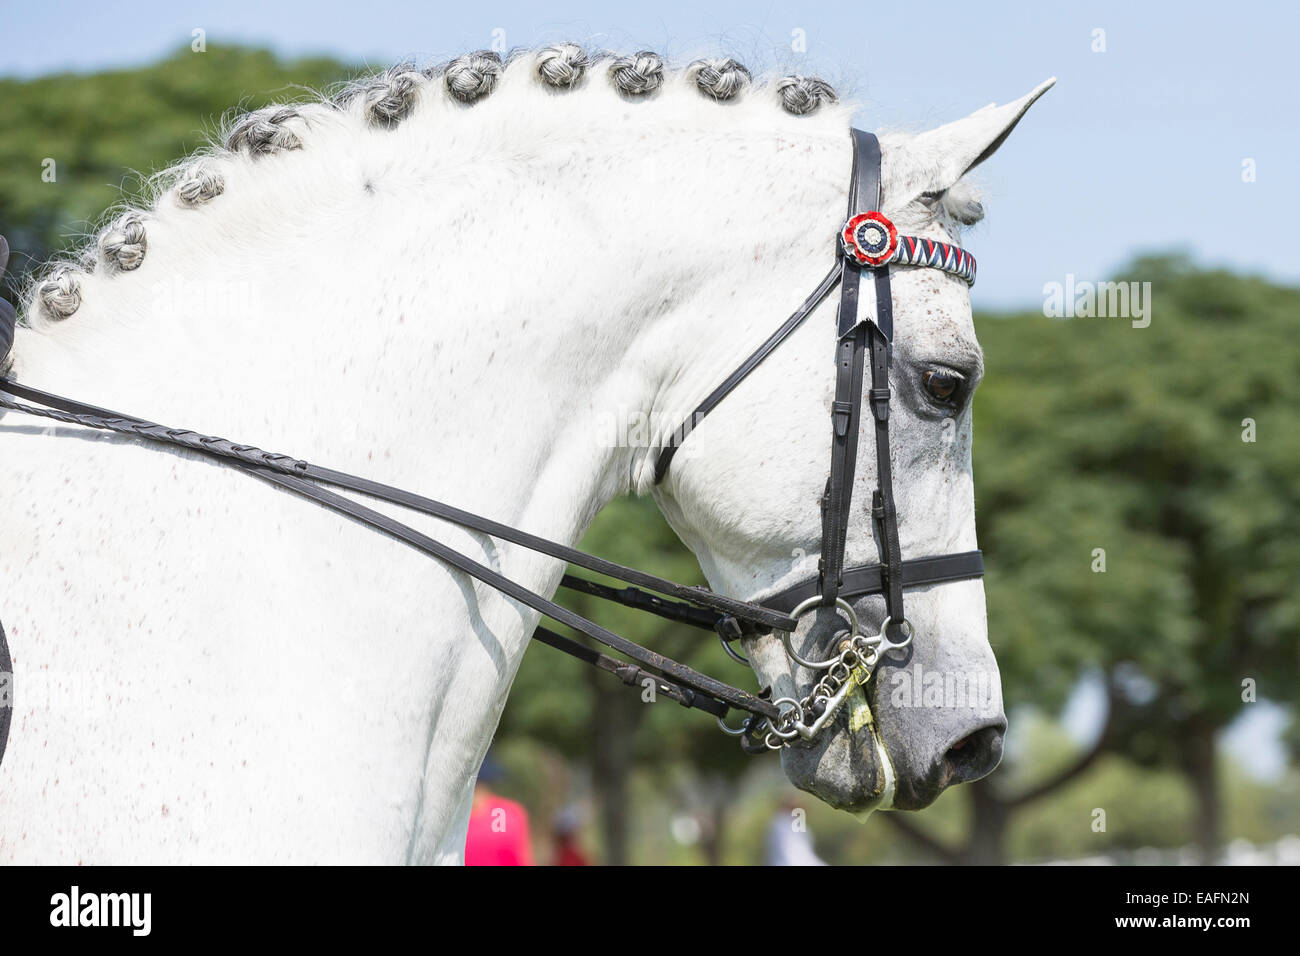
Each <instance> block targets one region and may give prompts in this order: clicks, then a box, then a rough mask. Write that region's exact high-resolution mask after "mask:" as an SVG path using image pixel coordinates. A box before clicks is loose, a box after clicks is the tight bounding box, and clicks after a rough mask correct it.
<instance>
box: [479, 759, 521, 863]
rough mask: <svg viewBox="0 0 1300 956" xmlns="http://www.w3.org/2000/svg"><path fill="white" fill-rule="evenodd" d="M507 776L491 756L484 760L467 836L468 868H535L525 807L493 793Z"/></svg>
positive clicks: (480, 769)
mask: <svg viewBox="0 0 1300 956" xmlns="http://www.w3.org/2000/svg"><path fill="white" fill-rule="evenodd" d="M504 776H505V774H504V773H503V771H502V770H501V766H500V765H499V764H498V763H497V762H496V761H495V760H493V759H492V758H491V757H490V756H489V757H485V758H483V766H482V767H480V768H479V772H478V781H477V782H476V783H475V785H474V803H473V806H472V807H471V809H470V812H469V832H468V833H466V835H465V865H466V866H532V865H533V844H532V840H531V839H530V837H529V833H528V811H527V810H525V809H524V807H523V804H520V803H516V802H515V801H513V800H507V799H506V798H505V797H503V796H500V795H499V794H497V793H494V792H493V791H492V784H494V783H497V782H499V781H500V780H501V779H502V778H503V777H504Z"/></svg>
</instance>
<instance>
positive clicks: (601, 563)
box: [0, 379, 795, 630]
mask: <svg viewBox="0 0 1300 956" xmlns="http://www.w3.org/2000/svg"><path fill="white" fill-rule="evenodd" d="M0 392H8V393H10V394H12V395H17V396H19V397H21V398H26V399H28V400H29V401H33V402H39V403H40V404H41V405H46V406H48V407H49V408H51V409H58V410H59V411H61V412H64V413H66V415H68V416H74V417H75V416H89V417H92V418H98V419H103V420H104V422H105V423H111V422H114V421H117V422H122V423H125V425H126V427H124V428H111V427H110V430H114V431H121V432H125V433H127V434H131V435H136V436H138V437H141V438H147V439H152V440H154V441H164V442H168V443H170V444H176V445H183V446H184V447H187V448H191V449H193V450H195V451H199V452H203V453H205V454H208V455H214V456H216V457H220V458H225V459H227V460H236V461H239V460H243V461H247V462H249V463H251V464H254V465H258V466H267V467H272V468H276V469H279V470H285V471H288V472H289V473H291V474H294V475H297V476H299V477H303V478H310V479H312V480H314V481H320V482H324V483H325V484H328V485H334V486H335V487H338V488H344V489H346V490H348V491H355V492H358V493H359V494H364V495H367V496H369V497H372V498H377V499H379V500H381V501H387V502H389V503H390V504H395V505H399V506H401V507H403V508H409V509H411V510H412V511H418V512H420V513H421V514H427V515H430V516H432V517H435V518H441V519H443V520H444V521H450V522H451V523H453V524H457V525H460V526H461V527H463V528H468V529H469V530H471V531H478V532H481V533H483V534H487V535H491V536H492V537H496V538H501V539H502V540H504V541H509V542H511V543H512V544H518V545H520V546H522V547H525V548H528V549H529V550H531V551H537V552H538V553H540V554H545V555H548V556H550V557H553V558H558V559H560V560H561V561H565V562H566V563H568V564H573V565H577V566H578V567H580V568H585V569H586V570H588V571H595V572H596V573H597V574H603V575H606V576H607V577H611V578H616V579H617V580H620V581H624V582H626V583H628V584H634V585H637V586H639V587H643V588H648V589H650V590H652V591H657V592H659V593H660V594H666V595H668V596H670V597H674V598H678V599H679V600H683V601H689V602H691V603H693V604H698V605H701V606H703V607H707V608H711V609H712V610H715V611H717V612H719V614H720V615H727V614H729V615H732V616H734V617H736V618H739V619H741V620H744V621H746V622H748V623H750V624H751V625H753V626H755V627H757V628H765V629H778V630H793V629H794V626H795V622H794V621H793V620H792V619H790V618H788V617H786V616H785V615H784V614H779V613H777V612H775V611H772V610H771V609H769V608H765V607H761V606H759V605H756V604H751V603H748V602H745V601H738V600H736V599H734V598H729V597H727V596H726V595H722V594H715V593H714V592H713V591H709V590H706V589H705V588H700V587H694V586H691V585H685V584H677V583H676V582H673V581H668V580H665V579H664V578H660V577H657V576H655V575H653V574H647V573H646V572H644V571H638V570H636V569H635V568H629V567H625V566H623V565H621V564H617V563H615V562H613V561H607V560H605V559H604V558H601V557H597V556H596V555H594V554H587V553H586V552H585V551H579V550H578V549H576V548H570V547H568V546H567V545H563V544H560V543H559V542H557V541H551V540H549V539H547V538H541V537H538V536H537V535H533V534H529V533H528V532H526V531H520V530H519V529H518V528H513V527H511V526H510V525H505V524H501V523H500V522H498V521H493V520H492V519H490V518H485V517H483V516H482V515H476V514H474V513H472V512H469V511H464V510H462V509H460V508H456V507H453V506H452V505H448V504H445V503H443V502H441V501H435V500H434V499H432V498H426V497H424V496H423V495H417V494H414V493H412V492H409V491H404V490H403V489H401V488H394V487H392V486H391V485H385V484H382V483H380V482H377V481H371V480H369V479H367V478H360V477H358V476H356V475H350V474H347V473H346V472H342V471H335V470H333V469H331V468H322V467H320V466H318V465H312V464H309V463H307V462H305V461H299V460H297V459H294V458H291V457H290V456H288V455H275V454H271V453H269V452H264V451H261V450H260V449H258V448H254V447H252V446H250V445H236V444H234V443H232V442H229V441H226V440H224V439H219V438H212V437H211V436H206V435H200V434H198V433H196V432H190V431H186V430H184V429H176V428H166V427H165V426H162V425H156V424H154V423H152V422H147V421H145V420H144V419H141V418H136V417H135V416H132V415H124V414H122V413H121V412H115V411H112V410H110V409H106V408H99V407H97V406H94V405H87V404H85V403H83V402H75V401H72V400H71V399H67V398H64V397H63V396H61V395H54V394H51V393H49V392H44V391H41V390H40V389H36V388H31V387H30V386H27V385H19V384H18V383H17V382H13V381H10V380H8V379H0ZM0 407H14V406H13V404H12V403H0ZM15 410H16V411H23V412H26V413H28V414H37V415H41V416H42V417H45V418H56V420H57V416H55V415H52V414H50V413H49V412H47V411H44V410H41V409H31V408H26V407H15ZM71 423H72V424H80V425H86V424H88V423H86V422H82V421H72V422H71ZM89 427H109V426H108V425H90V426H89Z"/></svg>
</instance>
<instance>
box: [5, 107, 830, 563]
mask: <svg viewBox="0 0 1300 956" xmlns="http://www.w3.org/2000/svg"><path fill="white" fill-rule="evenodd" d="M504 94H505V91H504V90H503V98H502V100H501V102H494V103H491V104H489V105H491V106H493V107H503V108H504V107H505V106H506V105H507V104H509V103H510V100H509V97H508V96H505V95H504ZM519 95H526V94H525V93H520V94H519ZM590 95H594V94H590ZM517 106H518V104H516V107H517ZM540 110H559V111H560V115H558V116H554V117H550V119H549V122H548V121H547V120H546V118H545V117H543V118H539V116H541V113H540V112H539V111H540ZM626 110H627V107H626V105H625V104H623V103H622V101H621V100H618V99H617V98H612V99H610V100H609V101H608V102H606V101H595V102H594V103H588V104H586V105H585V106H582V105H580V103H579V100H578V99H577V98H574V99H568V100H566V99H559V100H553V99H547V100H546V101H545V102H544V103H542V104H541V105H540V106H539V108H538V110H534V111H532V112H529V113H528V114H527V116H526V117H525V118H523V119H520V118H519V117H517V116H511V115H508V114H507V115H502V114H501V112H500V111H498V113H497V114H495V115H484V116H483V117H481V118H480V117H476V116H475V115H474V114H473V112H472V111H471V112H469V113H459V114H455V115H433V116H429V117H425V118H424V119H423V120H421V119H419V118H418V117H417V118H416V119H413V120H411V121H409V122H408V124H407V125H405V126H403V127H402V128H401V130H400V132H401V133H402V134H403V135H402V136H395V135H394V134H393V133H391V132H390V131H380V132H379V133H376V132H375V131H373V130H363V131H362V135H361V137H360V140H358V131H357V130H356V129H354V128H353V125H354V124H352V123H351V122H350V120H349V119H348V118H347V117H346V116H343V117H342V118H339V117H337V116H334V115H333V114H330V115H329V116H328V117H327V118H326V119H320V118H317V119H316V121H315V122H314V124H312V125H311V126H310V127H309V128H310V129H311V134H310V136H311V137H314V138H309V137H308V136H307V135H306V134H304V139H305V146H304V148H303V149H301V150H298V151H293V152H287V153H283V154H280V155H275V156H271V157H267V158H262V159H254V160H248V159H239V158H237V159H236V160H234V161H232V163H231V169H229V170H228V172H227V180H228V184H227V187H226V190H225V193H224V195H222V196H220V197H219V199H218V200H217V201H214V202H212V203H211V204H210V205H208V206H206V207H204V208H201V209H197V210H196V209H181V208H178V207H176V206H175V205H172V204H169V203H167V201H166V197H165V196H164V197H163V199H162V200H161V201H160V202H159V203H158V204H157V207H156V208H155V209H154V210H152V211H151V213H150V218H151V223H150V226H149V246H148V255H147V256H146V258H145V261H144V263H143V265H142V266H141V267H140V268H139V269H137V270H136V271H134V272H131V273H126V274H113V273H112V272H110V271H108V270H103V269H101V270H100V271H99V273H97V274H96V275H93V276H89V277H87V278H86V280H85V288H84V290H83V298H84V304H83V306H82V307H81V309H80V310H79V311H78V312H77V313H76V314H75V315H74V316H73V317H72V318H71V319H69V320H67V321H65V322H64V323H61V324H60V325H58V326H56V327H55V328H54V329H53V330H51V331H48V332H46V333H43V334H35V333H27V334H26V335H25V336H24V341H21V342H20V348H19V349H18V351H19V353H20V356H19V360H20V365H19V370H20V374H22V375H23V376H24V377H25V378H26V379H27V380H28V381H31V382H33V383H34V384H44V385H47V386H49V387H51V388H65V389H67V390H70V391H74V393H75V394H83V395H86V396H87V397H88V398H89V399H90V400H92V401H94V402H95V403H96V404H102V405H106V406H108V407H119V408H122V409H123V410H125V411H129V412H132V413H135V414H140V415H142V416H144V417H151V418H154V419H155V420H161V421H165V422H167V423H169V424H177V425H181V426H184V427H191V428H195V429H197V430H201V431H211V432H215V433H217V434H223V435H227V436H233V437H235V438H237V439H239V440H241V441H249V442H253V443H256V444H258V445H261V446H262V447H266V448H270V449H273V450H278V451H283V452H285V453H287V454H292V455H295V456H298V457H305V458H308V459H313V458H319V459H320V460H321V462H322V463H328V464H331V465H333V466H335V467H339V468H343V469H349V470H357V471H360V472H362V473H366V474H368V475H372V476H374V477H377V478H380V479H382V480H386V481H389V482H391V483H395V484H409V485H411V486H413V487H417V488H432V489H434V490H435V494H437V495H439V496H442V497H445V498H447V499H449V500H453V501H455V502H456V503H457V504H459V505H461V506H463V507H467V508H470V509H480V510H484V511H486V512H488V513H490V514H492V515H493V516H494V517H497V518H499V519H501V520H506V521H523V520H524V516H525V515H526V514H531V515H533V516H535V517H536V518H537V519H538V521H539V522H540V523H538V524H536V525H531V526H530V530H533V531H535V532H537V533H541V534H548V535H552V536H555V537H557V538H560V539H562V540H573V539H576V537H578V536H579V535H580V534H581V531H582V529H583V528H584V527H585V525H586V524H587V522H588V521H589V520H590V519H591V517H593V516H594V514H595V513H596V512H597V511H598V510H599V509H600V507H602V506H603V505H604V504H605V503H606V502H607V501H608V500H610V498H612V497H614V496H615V495H617V494H618V493H620V492H622V491H625V490H627V489H628V488H629V487H630V486H639V487H644V484H645V478H646V476H647V475H648V473H649V471H650V468H649V467H648V465H647V460H648V457H649V456H648V455H647V453H646V451H647V446H648V445H651V444H653V443H654V442H655V441H656V440H658V439H661V438H662V436H663V435H664V434H666V433H667V432H668V431H670V430H671V428H672V427H674V426H675V424H676V422H677V420H680V418H681V417H683V416H684V414H685V413H686V412H688V411H689V409H690V408H691V407H693V405H694V403H695V402H696V401H698V399H699V398H700V397H702V396H703V395H704V394H705V393H706V392H707V390H708V389H709V388H711V387H712V385H713V384H715V383H714V382H713V381H712V380H713V379H714V378H715V377H716V376H717V374H718V371H719V369H721V368H723V367H724V366H726V365H728V364H734V360H735V359H737V358H738V357H739V356H740V355H743V354H744V353H745V352H746V351H748V350H749V348H751V347H752V345H753V344H755V343H756V341H757V340H759V339H761V336H762V334H763V333H764V332H765V331H766V325H768V324H770V322H771V321H775V320H778V319H779V317H778V316H776V315H774V314H772V315H769V313H770V312H771V311H772V302H773V301H777V302H784V301H785V300H786V299H789V298H790V295H786V294H784V293H787V292H791V291H792V290H793V289H794V288H795V287H797V286H799V285H800V284H801V283H804V282H805V280H806V279H810V278H812V277H813V276H814V274H815V273H816V272H817V271H818V270H819V268H820V264H821V260H822V258H824V248H823V247H824V246H825V242H824V241H823V240H824V237H823V236H822V235H821V233H822V232H825V231H826V229H825V228H821V229H809V228H806V225H807V224H813V223H816V224H818V225H820V226H823V227H824V226H825V223H827V222H833V221H834V220H833V216H829V217H828V216H827V215H826V211H827V208H826V207H835V206H837V204H839V203H840V202H842V192H843V186H842V171H841V169H840V168H839V167H840V165H842V164H841V162H840V160H841V159H842V158H843V157H841V156H840V155H839V154H840V153H843V152H845V151H846V147H845V146H844V138H843V136H842V129H843V125H844V124H843V123H842V121H840V118H837V117H836V116H834V115H829V116H827V117H819V118H818V119H817V120H815V121H810V120H798V119H793V118H791V117H788V116H785V115H784V114H781V113H779V111H777V110H775V109H774V108H773V107H771V106H770V105H768V104H751V105H748V106H745V107H744V110H735V111H730V112H729V110H728V109H727V108H718V107H716V106H714V105H713V104H706V105H703V106H702V105H701V101H700V98H699V97H698V96H697V95H695V94H694V93H693V92H683V91H682V90H666V91H665V95H664V96H663V97H662V98H661V100H659V101H657V102H655V103H650V104H640V105H638V106H637V110H638V116H637V120H638V121H639V123H640V124H642V125H640V126H639V128H634V129H632V130H631V131H629V130H627V129H626V125H627V118H626ZM745 110H747V111H748V112H745ZM483 112H484V113H485V114H487V110H486V109H484V111H483ZM683 113H685V114H686V115H685V117H684V118H683V115H682V114H683ZM611 127H613V129H611ZM557 129H559V130H567V131H568V132H567V133H566V134H565V135H560V134H558V133H557ZM758 237H761V238H758ZM738 249H740V250H743V253H744V254H743V255H738V254H737V250H738ZM801 262H803V263H807V264H808V268H806V269H805V268H801V267H800V266H799V263H801ZM774 264H776V265H780V266H781V268H779V269H774V268H773V266H774ZM805 272H806V273H807V275H806V276H805V275H804V273H805ZM736 290H741V293H742V294H741V295H740V296H738V295H737V291H736ZM631 419H639V420H645V421H652V422H653V423H654V425H653V428H654V432H655V434H654V435H653V436H652V437H651V439H650V440H649V441H636V440H627V436H626V435H625V434H622V433H621V432H620V428H621V426H622V425H624V424H625V423H626V422H627V421H629V420H631ZM611 423H612V424H613V426H614V428H613V429H611Z"/></svg>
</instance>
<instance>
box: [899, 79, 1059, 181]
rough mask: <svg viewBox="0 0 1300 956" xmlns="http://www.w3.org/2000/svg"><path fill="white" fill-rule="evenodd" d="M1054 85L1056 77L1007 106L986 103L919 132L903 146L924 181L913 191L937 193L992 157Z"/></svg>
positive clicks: (1045, 81)
mask: <svg viewBox="0 0 1300 956" xmlns="http://www.w3.org/2000/svg"><path fill="white" fill-rule="evenodd" d="M1055 84H1056V77H1052V78H1050V79H1047V80H1044V81H1043V82H1042V83H1040V84H1038V86H1036V87H1035V88H1034V89H1033V90H1031V91H1030V92H1029V93H1027V94H1025V95H1024V96H1022V97H1021V98H1020V99H1018V100H1016V101H1015V102H1014V103H1008V104H1007V105H1006V106H996V105H994V104H993V103H990V104H989V105H988V106H985V107H983V108H981V109H978V110H976V111H975V112H974V113H972V114H971V115H970V116H967V117H966V118H965V119H960V120H957V121H956V122H955V123H948V124H947V125H945V126H940V127H939V128H938V129H932V130H930V131H929V132H927V133H921V134H919V135H917V136H916V137H914V138H913V140H912V141H911V142H909V143H907V145H906V147H905V148H906V150H907V152H908V153H913V154H914V155H915V156H916V158H917V160H918V161H919V162H918V166H919V168H921V169H924V170H926V179H928V180H929V181H928V182H925V183H923V184H921V188H920V189H918V190H917V192H918V193H919V192H938V191H940V190H944V189H947V188H949V187H950V186H952V185H953V184H954V183H956V182H957V180H959V179H961V178H962V176H964V175H966V174H967V173H968V172H970V171H971V170H972V169H974V168H975V167H976V166H978V165H979V164H980V163H982V162H984V160H986V159H988V158H989V157H990V156H992V155H993V154H994V153H995V152H996V151H997V148H998V147H999V146H1001V145H1002V143H1003V141H1004V140H1005V139H1006V138H1007V137H1008V136H1010V135H1011V131H1012V130H1013V129H1015V128H1016V124H1017V123H1019V122H1020V118H1021V117H1022V116H1024V115H1025V113H1027V112H1029V107H1031V106H1033V105H1034V102H1035V101H1036V100H1037V99H1038V98H1039V97H1040V96H1042V95H1043V94H1044V93H1046V92H1047V91H1048V90H1050V89H1051V88H1052V87H1053V86H1054V85H1055Z"/></svg>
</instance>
